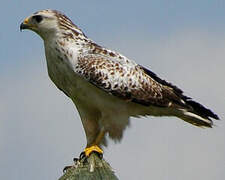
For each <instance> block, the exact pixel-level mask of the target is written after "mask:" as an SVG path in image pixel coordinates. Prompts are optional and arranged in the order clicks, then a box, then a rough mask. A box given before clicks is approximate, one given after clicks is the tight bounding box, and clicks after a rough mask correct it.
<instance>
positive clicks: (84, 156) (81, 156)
mask: <svg viewBox="0 0 225 180" xmlns="http://www.w3.org/2000/svg"><path fill="white" fill-rule="evenodd" d="M84 158H86V155H85V152H84V151H83V152H81V153H80V156H79V160H81V159H84Z"/></svg>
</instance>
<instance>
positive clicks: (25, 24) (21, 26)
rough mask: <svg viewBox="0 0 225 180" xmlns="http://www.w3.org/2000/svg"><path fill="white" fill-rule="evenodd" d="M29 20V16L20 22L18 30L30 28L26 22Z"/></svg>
mask: <svg viewBox="0 0 225 180" xmlns="http://www.w3.org/2000/svg"><path fill="white" fill-rule="evenodd" d="M28 22H29V18H26V19H25V20H24V21H23V22H22V23H21V24H20V31H22V30H23V29H30V28H31V25H30V24H29V23H28Z"/></svg>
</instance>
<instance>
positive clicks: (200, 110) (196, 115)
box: [180, 99, 219, 127]
mask: <svg viewBox="0 0 225 180" xmlns="http://www.w3.org/2000/svg"><path fill="white" fill-rule="evenodd" d="M185 103H186V105H187V106H188V107H189V108H185V109H183V108H182V109H180V110H181V112H182V113H181V116H180V118H181V119H183V120H184V121H186V122H188V123H191V124H193V125H195V126H200V127H212V125H213V121H212V120H211V118H213V119H216V120H218V119H219V117H218V116H217V115H216V114H215V113H213V112H212V111H211V110H210V109H207V108H205V107H204V106H203V105H201V104H200V103H198V102H195V101H193V100H191V99H185Z"/></svg>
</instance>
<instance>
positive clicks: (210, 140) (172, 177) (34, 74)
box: [0, 0, 225, 180]
mask: <svg viewBox="0 0 225 180" xmlns="http://www.w3.org/2000/svg"><path fill="white" fill-rule="evenodd" d="M46 8H51V9H57V10H60V11H62V12H64V13H65V14H66V15H67V16H68V17H70V19H72V20H73V22H74V23H75V24H77V25H78V26H79V27H80V28H81V29H82V30H83V31H84V32H85V34H86V35H87V36H88V37H90V38H91V39H93V40H95V41H96V42H97V43H98V44H100V45H103V46H105V47H108V48H110V49H114V50H117V51H119V52H121V53H122V54H124V55H125V56H127V57H129V58H131V59H133V60H135V61H136V62H137V63H139V64H142V65H144V66H145V67H147V68H149V69H151V70H152V71H153V72H155V73H156V74H158V75H159V76H160V77H161V78H163V79H167V80H168V81H170V82H173V84H176V85H177V86H178V87H180V88H181V89H183V90H184V92H185V94H186V95H188V96H191V97H193V98H194V99H195V100H197V101H199V102H201V103H202V104H204V105H206V106H207V107H209V108H211V109H212V110H213V111H214V112H216V113H217V114H218V115H219V116H220V118H221V121H216V122H215V125H216V126H215V127H214V128H213V129H201V128H196V127H193V126H191V125H189V124H187V123H185V122H183V121H181V120H179V119H177V118H165V117H163V118H154V117H148V118H142V119H132V120H131V127H130V128H128V129H127V131H126V132H125V136H124V138H123V140H122V142H121V143H120V144H114V143H113V142H110V144H109V147H108V148H106V149H105V154H104V157H105V159H106V160H107V161H108V162H109V163H110V164H111V166H112V167H113V168H114V170H115V171H116V174H117V175H118V177H119V178H120V179H121V180H122V179H123V180H124V179H130V180H136V179H139V180H142V179H144V180H145V179H152V180H190V179H191V180H222V179H225V120H224V117H225V113H224V111H225V60H224V58H225V1H224V0H220V1H219V0H188V1H182V0H143V1H141V0H140V1H131V0H114V1H103V0H89V1H85V0H73V1H62V0H60V1H59V0H39V1H31V0H29V1H28V0H17V1H16V0H14V1H6V0H3V1H2V2H1V7H0V16H1V25H0V27H1V28H0V47H1V48H0V179H4V180H15V179H16V180H30V179H32V180H55V179H57V178H59V177H60V176H61V175H62V169H63V168H64V166H67V165H71V164H72V159H73V158H74V157H77V156H79V154H80V152H81V151H82V150H83V148H84V146H85V144H86V140H85V134H84V131H83V127H82V125H81V121H80V119H79V116H78V113H77V111H76V109H75V107H74V105H73V104H72V102H71V101H70V99H68V98H67V97H66V96H65V95H64V94H62V93H61V92H60V91H59V90H57V89H56V87H55V86H54V84H53V83H52V82H51V81H50V79H49V78H48V75H47V69H46V62H45V56H44V48H43V42H42V40H41V39H40V37H38V36H37V35H36V34H35V33H33V32H31V31H24V32H22V33H21V32H20V31H19V25H20V23H21V22H22V21H23V20H24V18H25V17H27V16H29V15H30V14H31V13H33V12H36V11H37V10H41V9H46Z"/></svg>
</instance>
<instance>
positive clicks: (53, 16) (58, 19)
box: [20, 9, 84, 40]
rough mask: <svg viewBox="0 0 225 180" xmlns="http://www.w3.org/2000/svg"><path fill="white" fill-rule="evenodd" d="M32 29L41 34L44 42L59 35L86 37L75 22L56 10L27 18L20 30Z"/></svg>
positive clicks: (38, 13)
mask: <svg viewBox="0 0 225 180" xmlns="http://www.w3.org/2000/svg"><path fill="white" fill-rule="evenodd" d="M23 29H30V30H32V31H34V32H36V33H37V34H39V35H40V36H41V37H42V39H43V40H46V39H47V38H50V37H52V36H55V35H56V34H57V33H65V32H68V31H69V32H70V33H73V35H75V36H78V35H84V34H83V32H82V31H81V30H80V29H79V28H78V27H77V26H76V25H75V24H73V22H72V21H71V20H70V19H69V18H68V17H66V16H65V15H64V14H62V13H61V12H59V11H56V10H50V9H47V10H41V11H38V12H36V13H34V14H32V15H31V16H29V17H27V18H26V19H25V20H24V21H23V23H21V25H20V30H23Z"/></svg>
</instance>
